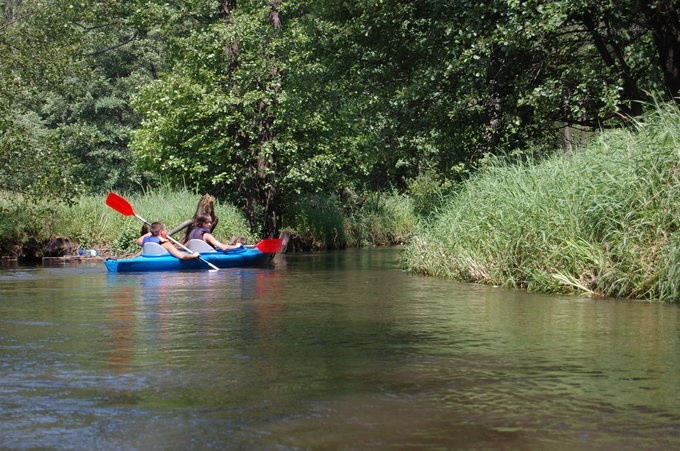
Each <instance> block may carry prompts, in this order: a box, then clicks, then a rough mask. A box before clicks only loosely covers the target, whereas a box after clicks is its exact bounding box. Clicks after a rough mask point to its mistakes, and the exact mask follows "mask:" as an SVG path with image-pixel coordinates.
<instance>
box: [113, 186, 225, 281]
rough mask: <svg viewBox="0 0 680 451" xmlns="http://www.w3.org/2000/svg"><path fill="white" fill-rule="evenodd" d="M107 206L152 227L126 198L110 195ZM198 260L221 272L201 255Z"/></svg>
mask: <svg viewBox="0 0 680 451" xmlns="http://www.w3.org/2000/svg"><path fill="white" fill-rule="evenodd" d="M106 205H108V206H109V207H111V208H113V209H114V210H116V211H117V212H118V213H120V214H122V215H124V216H134V217H135V218H137V219H139V220H140V221H142V222H143V223H144V224H146V225H148V226H151V223H149V221H147V220H146V219H144V218H142V217H141V216H139V215H138V214H137V213H135V210H134V209H133V208H132V205H130V202H128V201H127V200H125V198H124V197H122V196H119V195H118V194H116V193H109V195H108V196H107V197H106ZM167 238H168V239H169V240H170V241H172V242H173V243H175V244H176V245H178V246H180V247H181V248H182V249H184V250H185V251H187V252H189V253H190V254H195V253H196V252H194V251H192V250H191V249H189V248H188V247H186V246H185V245H183V244H182V243H180V242H179V241H177V240H176V239H174V238H173V237H171V236H169V235H168V237H167ZM198 258H199V260H201V261H202V262H204V263H205V264H207V265H208V266H210V267H211V268H212V269H214V270H215V271H219V269H220V268H218V267H217V266H215V265H213V264H212V263H210V262H209V261H207V260H206V259H204V258H203V257H201V256H200V255H199V257H198Z"/></svg>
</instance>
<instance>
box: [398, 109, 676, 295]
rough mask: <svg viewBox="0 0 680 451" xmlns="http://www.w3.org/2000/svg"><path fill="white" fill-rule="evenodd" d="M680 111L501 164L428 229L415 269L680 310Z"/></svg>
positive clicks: (420, 239) (416, 248)
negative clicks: (671, 304) (552, 153)
mask: <svg viewBox="0 0 680 451" xmlns="http://www.w3.org/2000/svg"><path fill="white" fill-rule="evenodd" d="M679 142H680V113H679V112H678V110H677V108H676V107H675V106H672V105H663V106H659V107H658V109H657V110H656V111H655V112H654V113H652V114H650V115H648V116H646V117H645V118H644V119H643V120H642V121H640V122H639V123H637V124H636V126H635V127H634V128H632V129H631V130H616V131H609V132H605V133H602V134H601V135H600V136H599V138H598V139H597V140H594V141H593V142H591V143H589V144H588V145H587V146H586V147H584V148H581V149H571V150H570V152H568V153H567V154H565V155H561V156H559V157H555V158H551V159H548V160H546V161H543V162H526V163H524V164H516V165H506V164H502V163H500V162H496V163H495V164H491V165H490V166H489V167H487V168H486V169H485V170H483V171H482V172H481V173H479V175H478V176H476V177H475V178H473V179H472V180H470V181H469V182H468V183H466V184H465V185H464V186H463V188H462V190H461V191H460V192H459V193H458V194H457V195H456V196H455V197H454V198H453V200H452V201H451V202H450V203H449V204H448V205H447V206H446V208H444V209H443V210H442V212H441V214H439V215H438V216H436V217H435V218H434V219H432V220H431V221H429V222H427V223H426V224H425V225H424V226H423V227H421V228H420V229H419V230H418V232H417V234H416V237H415V238H414V240H413V242H412V244H411V245H410V246H409V247H408V248H407V250H406V251H405V253H404V264H405V265H406V267H407V268H409V269H411V270H413V271H415V272H419V273H423V274H431V275H436V276H442V277H451V278H455V279H460V280H465V281H471V282H481V283H488V284H494V285H503V286H511V287H522V288H527V289H530V290H540V291H546V292H588V293H595V294H598V295H604V296H614V297H631V298H642V299H660V300H664V301H678V300H679V299H678V289H677V287H678V286H680V280H679V279H678V276H679V274H678V271H677V270H676V269H675V268H676V266H675V264H676V263H677V261H678V260H679V259H680V257H679V256H678V250H679V249H680V246H678V245H677V243H678V237H677V233H678V232H677V229H678V221H679V218H680V196H678V194H680V193H679V192H678V189H679V186H680V184H679V182H678V177H679V174H680V155H679V153H678V149H679V148H680V147H679V146H678V143H679Z"/></svg>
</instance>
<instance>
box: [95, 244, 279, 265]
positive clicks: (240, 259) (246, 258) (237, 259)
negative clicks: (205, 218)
mask: <svg viewBox="0 0 680 451" xmlns="http://www.w3.org/2000/svg"><path fill="white" fill-rule="evenodd" d="M147 244H148V243H147ZM158 247H160V246H158ZM274 255H275V254H273V253H265V252H262V251H260V250H259V249H257V248H255V247H252V248H251V247H241V248H238V249H230V250H226V251H216V250H214V249H213V250H212V251H211V252H201V257H202V258H203V259H204V260H206V261H209V262H210V263H212V264H213V265H215V266H217V267H218V268H235V267H252V266H259V267H263V266H267V265H268V264H269V263H271V260H272V258H274ZM104 265H106V269H108V270H109V271H110V272H141V271H182V270H190V269H211V268H210V266H209V265H207V264H206V263H205V262H203V261H201V259H198V258H193V259H190V260H180V259H179V258H176V257H173V256H172V255H170V254H168V253H167V251H166V252H164V253H160V254H155V253H145V252H142V255H140V256H137V257H132V258H121V259H115V258H109V259H106V260H104Z"/></svg>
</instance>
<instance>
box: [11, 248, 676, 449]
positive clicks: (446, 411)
mask: <svg viewBox="0 0 680 451" xmlns="http://www.w3.org/2000/svg"><path fill="white" fill-rule="evenodd" d="M0 293H2V298H1V300H0V347H1V348H2V353H1V354H0V355H1V357H0V411H1V412H2V415H3V421H2V423H0V447H3V448H42V447H47V448H60V447H67V448H87V449H91V448H116V449H118V448H161V449H184V448H208V447H219V448H256V449H262V448H265V449H268V448H284V449H286V448H331V449H333V448H395V447H397V448H406V447H411V448H423V447H425V448H427V447H434V448H502V449H505V448H511V449H514V448H520V449H534V448H551V449H552V448H556V447H557V448H561V449H565V448H566V449H570V448H589V449H613V448H623V449H632V448H636V449H638V448H646V449H650V448H662V447H663V448H672V447H677V446H678V444H679V443H680V395H679V394H678V391H677V387H678V386H680V385H679V383H680V357H679V356H680V353H679V352H678V351H679V350H680V343H679V341H678V340H679V337H680V334H679V333H678V332H680V317H679V315H678V312H679V310H678V307H677V306H669V305H654V304H643V303H634V302H615V301H601V300H600V301H595V300H590V299H587V298H578V297H559V296H544V295H536V294H530V293H524V292H517V291H507V290H502V289H495V288H490V287H482V286H475V285H463V284H457V283H453V282H450V281H443V280H437V279H431V278H422V277H418V276H413V275H410V274H407V273H405V272H403V271H401V270H400V269H399V254H398V250H394V249H375V250H350V251H344V252H331V253H323V254H305V255H287V256H282V257H277V265H276V266H275V268H273V269H228V270H222V271H219V272H203V271H196V272H178V273H149V274H110V273H106V272H105V271H104V270H103V268H102V267H101V266H100V265H78V266H72V267H61V268H39V267H38V268H22V267H13V268H6V269H3V270H0Z"/></svg>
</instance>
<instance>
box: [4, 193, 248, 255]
mask: <svg viewBox="0 0 680 451" xmlns="http://www.w3.org/2000/svg"><path fill="white" fill-rule="evenodd" d="M200 197H201V196H199V195H196V194H193V193H191V192H189V191H187V190H173V191H170V190H167V189H159V190H155V191H149V192H147V193H145V194H134V195H125V198H126V199H127V200H128V201H129V202H130V204H131V205H132V206H133V208H134V210H135V212H136V213H137V214H139V215H140V216H142V217H143V218H144V219H146V220H148V221H152V222H153V221H156V220H160V221H163V222H165V223H166V224H167V225H168V227H169V228H172V227H174V226H176V225H178V224H180V223H182V222H184V221H185V220H187V219H190V218H191V217H192V216H193V215H194V212H195V210H196V206H197V205H198V201H199V200H200ZM104 199H105V196H104V195H101V196H84V197H81V198H80V199H79V200H78V202H77V203H75V204H73V205H65V204H63V203H58V202H50V201H48V200H44V199H42V200H41V199H34V198H27V199H24V198H21V197H18V196H17V195H16V194H11V195H10V194H8V193H0V242H2V243H3V244H2V245H0V254H1V255H10V256H11V255H20V253H21V248H22V247H24V248H25V247H27V246H28V247H38V248H40V246H44V245H45V243H47V242H48V241H49V239H50V238H51V237H55V236H59V237H68V238H70V239H71V240H72V241H73V243H74V244H75V246H78V247H82V248H94V249H103V250H106V251H107V253H111V254H124V253H130V252H137V251H139V248H138V246H137V245H136V243H135V239H136V238H137V237H138V236H139V235H140V232H141V227H142V223H141V222H140V221H139V220H137V219H135V218H134V217H130V216H123V215H121V214H120V213H118V212H116V211H115V210H113V209H111V208H109V207H108V206H106V205H105V204H104ZM216 214H217V216H218V217H219V219H220V222H219V226H218V228H217V229H216V230H215V235H216V236H217V237H218V238H220V239H224V240H226V239H228V238H230V237H232V236H245V237H246V238H249V239H253V238H254V237H251V236H250V234H249V232H248V227H247V225H246V221H245V219H244V218H243V215H242V214H241V213H240V212H239V211H238V210H237V209H236V208H234V207H232V206H230V205H221V204H219V203H217V205H216ZM180 235H181V232H180V234H178V235H176V238H179V237H180ZM31 243H34V244H31ZM38 254H39V252H38Z"/></svg>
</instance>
